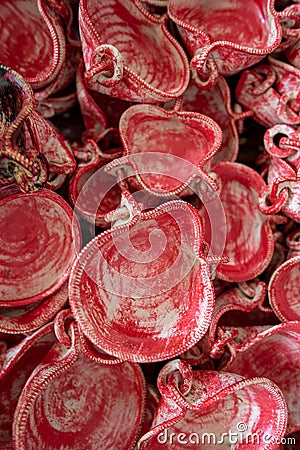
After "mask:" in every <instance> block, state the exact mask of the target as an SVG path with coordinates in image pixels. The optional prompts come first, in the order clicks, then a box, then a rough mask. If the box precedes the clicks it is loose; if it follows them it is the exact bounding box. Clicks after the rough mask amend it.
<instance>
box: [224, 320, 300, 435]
mask: <svg viewBox="0 0 300 450" xmlns="http://www.w3.org/2000/svg"><path fill="white" fill-rule="evenodd" d="M299 331H300V323H299V322H286V323H282V324H280V325H276V326H274V327H248V328H247V327H245V328H244V329H241V330H240V332H239V334H238V336H237V337H236V338H235V341H234V342H232V346H233V349H234V350H235V355H236V356H233V358H232V361H231V362H229V363H228V364H227V365H226V366H225V367H224V370H226V371H228V370H230V371H232V372H234V373H237V374H241V375H243V376H246V377H249V376H250V377H253V376H254V377H261V376H263V377H267V378H269V379H270V380H272V381H273V382H274V383H276V384H277V386H278V387H279V388H280V389H281V390H282V393H283V395H284V397H285V400H286V402H287V406H288V426H287V433H292V432H294V431H297V430H299V429H300V416H299V411H300V404H299V395H298V392H299V388H300V372H299V356H298V355H299V348H300V333H299Z"/></svg>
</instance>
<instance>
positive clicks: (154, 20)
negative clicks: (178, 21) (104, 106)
mask: <svg viewBox="0 0 300 450" xmlns="http://www.w3.org/2000/svg"><path fill="white" fill-rule="evenodd" d="M167 21H168V18H167V16H166V15H164V16H162V17H156V16H153V15H151V14H150V13H149V12H148V11H147V10H146V9H145V8H144V7H143V5H142V3H141V2H140V1H138V0H132V1H129V0H121V1H118V2H117V1H116V0H113V1H108V0H104V1H101V3H99V2H97V1H95V0H82V1H81V2H80V5H79V27H80V34H81V40H82V49H83V57H84V62H85V66H86V71H85V75H84V77H85V81H86V84H87V86H88V87H89V88H90V89H94V90H96V91H98V92H102V93H103V94H109V95H111V96H113V97H118V98H121V99H124V100H130V101H139V102H146V103H157V102H161V103H163V102H167V101H169V100H172V99H174V98H177V97H179V96H180V95H181V94H183V92H184V91H185V89H186V87H187V85H188V82H189V67H188V61H187V57H186V55H185V53H184V51H183V49H182V48H181V47H180V45H179V44H178V42H177V41H176V39H175V38H174V37H173V36H172V35H171V34H170V32H169V31H168V29H167ZM124 36H126V39H125V40H124ZM129 43H130V44H129Z"/></svg>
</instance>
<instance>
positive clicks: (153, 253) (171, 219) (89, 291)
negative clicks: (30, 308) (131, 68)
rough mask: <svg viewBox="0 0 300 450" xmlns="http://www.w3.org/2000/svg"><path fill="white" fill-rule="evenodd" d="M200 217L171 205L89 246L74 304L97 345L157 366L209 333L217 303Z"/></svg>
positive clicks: (75, 282) (74, 276)
mask: <svg viewBox="0 0 300 450" xmlns="http://www.w3.org/2000/svg"><path fill="white" fill-rule="evenodd" d="M201 243H202V230H201V223H200V220H199V216H198V214H197V212H196V211H195V210H194V209H193V208H192V207H191V206H190V205H188V204H186V203H183V202H181V201H173V202H168V203H165V204H164V205H162V206H160V207H157V208H155V209H154V210H151V211H145V212H141V213H139V215H136V216H134V217H133V218H132V220H131V221H129V222H128V223H125V224H124V225H119V226H116V227H114V228H112V229H111V230H108V231H106V232H104V233H102V234H100V235H98V236H96V237H95V238H94V239H93V240H92V241H90V242H89V243H88V244H87V246H86V247H85V248H84V249H83V250H82V252H81V253H80V255H79V257H78V259H77V261H76V263H75V264H74V266H73V268H72V272H71V276H70V284H69V300H70V305H71V308H72V310H73V314H74V316H75V318H76V319H77V321H78V323H79V324H80V327H81V329H82V331H83V332H84V333H85V335H86V336H87V337H88V338H89V339H90V340H91V341H92V342H93V344H94V345H96V346H97V347H99V348H101V349H102V350H105V351H106V352H107V353H109V354H111V355H113V356H116V357H118V358H120V359H126V360H131V361H137V362H147V361H148V362H151V361H159V360H163V359H166V358H169V357H172V356H174V355H178V354H180V353H182V352H183V351H185V350H187V349H188V348H189V347H191V346H192V345H193V344H194V343H196V342H197V341H198V340H199V339H201V337H202V336H203V335H204V334H205V332H206V330H207V328H208V326H209V323H210V317H211V314H212V308H213V304H214V294H213V287H212V283H211V280H210V275H209V272H208V266H207V263H206V261H205V259H204V257H202V256H201V250H200V248H201Z"/></svg>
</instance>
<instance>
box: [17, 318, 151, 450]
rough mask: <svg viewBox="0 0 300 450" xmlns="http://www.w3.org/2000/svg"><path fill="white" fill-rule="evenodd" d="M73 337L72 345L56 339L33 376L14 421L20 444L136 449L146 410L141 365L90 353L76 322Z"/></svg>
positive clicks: (95, 448) (56, 447)
mask: <svg viewBox="0 0 300 450" xmlns="http://www.w3.org/2000/svg"><path fill="white" fill-rule="evenodd" d="M68 336H69V339H70V344H69V345H67V343H66V344H63V343H61V342H56V343H55V344H54V345H53V346H52V348H51V350H50V351H49V352H48V354H47V355H46V356H45V358H44V359H43V360H42V361H41V362H40V363H39V364H38V365H37V366H36V368H35V370H34V371H33V372H32V374H31V375H30V377H29V379H28V380H27V383H26V385H25V387H24V389H23V391H22V393H21V395H20V397H19V401H18V404H17V407H16V412H15V417H14V422H13V443H14V447H15V448H24V449H33V448H47V449H49V450H50V449H53V450H54V449H57V450H58V449H61V448H62V447H64V448H73V449H83V448H90V449H94V450H98V449H99V448H101V449H103V450H104V449H107V450H108V449H111V448H112V446H113V447H114V448H122V449H124V450H132V449H133V448H134V446H135V442H136V440H137V438H138V433H139V431H140V427H141V424H142V418H143V415H144V408H145V395H146V387H145V380H144V377H143V374H142V371H141V369H140V367H139V366H138V365H137V364H133V363H130V362H123V363H119V364H117V365H115V364H109V363H108V364H104V363H103V362H99V361H98V360H97V359H96V358H91V357H88V356H87V354H85V353H83V352H82V350H81V341H80V335H79V333H78V330H77V327H76V325H75V324H74V322H73V323H71V325H70V329H69V331H68V335H66V336H65V337H66V339H67V338H68ZM67 340H68V339H67Z"/></svg>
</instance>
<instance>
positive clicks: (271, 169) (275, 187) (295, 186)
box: [260, 124, 300, 222]
mask: <svg viewBox="0 0 300 450" xmlns="http://www.w3.org/2000/svg"><path fill="white" fill-rule="evenodd" d="M277 136H279V137H281V139H280V140H279V146H277V145H276V144H275V138H276V137H277ZM264 145H265V149H266V151H267V152H268V153H269V155H270V156H271V158H270V160H269V164H268V168H267V178H268V189H267V190H265V192H264V193H263V194H262V195H261V205H260V209H261V210H262V211H263V212H264V213H265V214H274V213H276V212H278V211H282V212H283V213H284V214H285V215H287V216H288V217H291V218H292V219H293V220H295V221H296V222H300V210H299V204H300V178H299V172H300V157H299V155H300V153H299V149H300V140H299V131H298V130H297V131H295V130H294V129H293V128H292V127H291V126H288V125H283V124H278V125H275V126H274V127H271V128H269V129H268V130H267V132H266V134H265V137H264Z"/></svg>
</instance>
